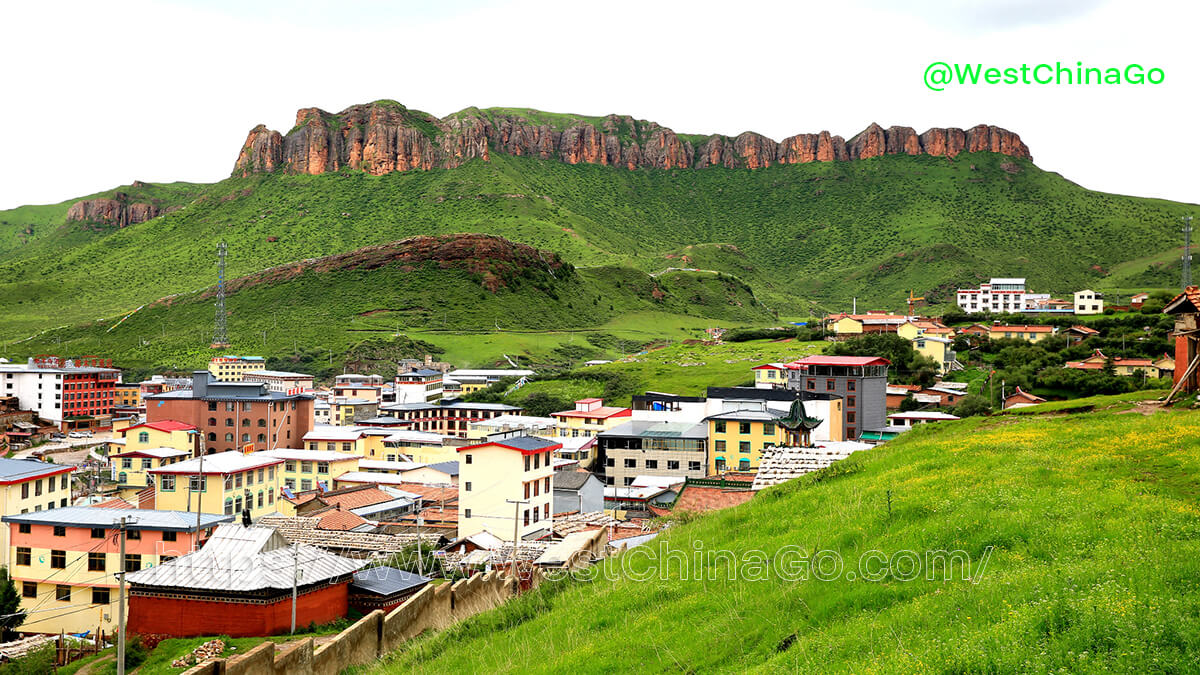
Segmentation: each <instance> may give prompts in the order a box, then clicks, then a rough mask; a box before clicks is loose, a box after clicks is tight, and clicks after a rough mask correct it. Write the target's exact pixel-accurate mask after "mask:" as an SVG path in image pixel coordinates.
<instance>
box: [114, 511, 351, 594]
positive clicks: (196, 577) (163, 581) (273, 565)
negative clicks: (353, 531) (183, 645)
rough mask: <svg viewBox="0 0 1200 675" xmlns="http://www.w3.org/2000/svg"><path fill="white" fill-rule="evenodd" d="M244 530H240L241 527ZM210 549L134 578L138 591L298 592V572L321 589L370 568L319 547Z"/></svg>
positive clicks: (305, 582) (302, 580)
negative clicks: (295, 579)
mask: <svg viewBox="0 0 1200 675" xmlns="http://www.w3.org/2000/svg"><path fill="white" fill-rule="evenodd" d="M238 527H240V526H238ZM207 549H208V546H205V547H204V548H203V549H201V550H199V551H197V552H196V553H189V554H188V555H185V556H181V557H179V558H176V559H174V560H171V561H168V562H165V563H163V564H161V565H157V566H155V567H150V568H147V569H144V570H141V571H138V572H133V573H131V574H129V575H128V579H129V582H130V583H131V584H133V586H134V588H136V587H138V586H155V587H159V588H162V587H166V588H188V589H195V590H206V591H226V592H251V591H259V590H263V589H276V590H285V589H290V588H291V587H292V574H293V570H296V569H299V570H300V575H301V576H300V580H299V582H300V585H301V586H307V585H310V584H315V583H321V582H324V581H329V580H331V579H336V578H338V577H345V576H348V575H351V574H353V573H354V572H355V571H356V570H359V569H361V568H362V567H363V566H364V565H366V564H367V561H366V560H353V559H350V558H343V557H341V556H339V555H335V554H333V553H330V552H328V551H325V550H323V549H320V548H317V547H316V546H309V545H307V544H300V545H298V546H296V548H295V549H291V548H278V549H274V550H271V551H266V552H264V553H250V554H244V555H236V554H235V555H228V554H223V553H221V552H219V551H218V552H209V551H208V550H207Z"/></svg>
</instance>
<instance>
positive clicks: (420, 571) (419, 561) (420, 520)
mask: <svg viewBox="0 0 1200 675" xmlns="http://www.w3.org/2000/svg"><path fill="white" fill-rule="evenodd" d="M424 524H425V519H424V518H422V517H421V513H420V512H419V511H418V512H417V574H418V575H420V576H425V563H424V561H423V560H422V559H421V526H422V525H424Z"/></svg>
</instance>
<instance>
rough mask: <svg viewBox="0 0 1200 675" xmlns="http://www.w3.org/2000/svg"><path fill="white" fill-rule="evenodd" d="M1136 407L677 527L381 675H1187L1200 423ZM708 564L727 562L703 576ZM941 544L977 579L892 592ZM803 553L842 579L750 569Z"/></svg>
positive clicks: (883, 461) (1197, 658) (978, 441)
mask: <svg viewBox="0 0 1200 675" xmlns="http://www.w3.org/2000/svg"><path fill="white" fill-rule="evenodd" d="M1100 407H1103V406H1100ZM1125 408H1126V406H1124V405H1122V406H1118V407H1117V408H1114V409H1110V410H1104V411H1100V412H1094V413H1089V414H1084V415H1057V416H1022V417H1009V416H1004V417H1001V418H971V419H968V420H964V421H962V422H955V423H945V424H938V425H929V426H927V427H924V428H922V429H919V430H916V431H913V432H910V433H908V434H905V435H904V436H902V437H901V438H900V439H899V440H896V441H894V442H891V443H888V444H886V445H883V446H879V447H877V448H874V449H872V450H870V451H867V452H864V453H859V454H856V455H855V456H854V457H852V458H851V459H850V460H848V461H846V462H844V463H843V464H842V465H840V466H841V468H840V469H838V470H832V471H825V472H822V473H819V474H815V475H812V476H809V477H806V478H802V479H799V480H795V481H792V482H790V483H787V484H784V485H782V486H778V487H775V488H772V489H769V490H767V491H764V492H763V493H761V494H759V495H758V496H757V497H756V498H755V499H753V500H752V501H750V502H749V503H747V504H745V505H743V506H739V507H735V508H732V509H729V510H726V511H721V512H718V513H714V514H709V515H707V516H703V517H699V518H697V519H695V520H694V521H692V522H690V523H687V524H684V525H680V526H677V527H675V528H672V529H670V530H669V531H668V532H667V533H666V534H664V535H662V536H660V537H659V539H658V540H657V542H654V543H652V544H650V545H649V547H648V548H647V549H646V553H645V554H642V553H639V554H636V555H628V554H627V556H626V564H627V570H628V572H627V573H626V574H624V575H619V574H611V576H612V577H615V579H614V580H604V577H601V578H598V579H596V580H593V581H574V582H567V583H562V584H555V585H551V586H545V587H542V588H541V589H539V590H538V591H536V592H534V593H532V594H529V595H527V596H525V597H522V598H520V599H518V600H515V601H513V602H511V603H509V604H508V605H506V606H505V607H503V608H500V609H499V610H496V611H493V612H490V613H487V614H483V615H480V616H478V617H475V618H473V619H470V620H468V621H466V622H464V623H462V624H459V625H457V626H455V627H453V628H451V629H449V630H447V631H444V632H442V633H439V634H436V635H433V636H430V637H426V638H422V639H419V640H417V641H414V642H412V643H409V644H408V645H407V647H406V648H405V649H404V650H403V651H402V652H400V653H398V654H397V655H395V656H393V657H390V658H388V659H387V660H385V661H384V662H383V663H382V664H379V665H378V666H375V667H373V668H372V669H371V670H370V672H373V673H401V672H431V673H445V672H468V671H469V672H508V673H516V672H617V671H631V670H637V671H650V670H653V671H663V670H670V671H675V670H679V671H683V672H710V671H738V672H745V671H754V672H781V671H786V672H834V673H849V672H854V673H900V672H940V673H985V672H1049V671H1055V672H1058V671H1062V672H1096V673H1101V672H1133V673H1144V672H1160V673H1182V672H1195V671H1196V670H1197V669H1200V590H1198V588H1197V586H1196V583H1195V580H1196V578H1197V575H1200V527H1198V526H1197V523H1200V508H1198V506H1197V500H1198V498H1200V479H1197V475H1198V470H1200V412H1195V411H1166V412H1158V413H1155V414H1153V415H1149V416H1144V415H1140V414H1136V413H1130V414H1122V413H1124V412H1125ZM660 545H661V546H662V547H664V548H660ZM786 547H796V548H794V549H788V548H786ZM696 550H702V551H706V552H714V551H728V552H729V555H728V556H712V557H711V558H709V559H708V562H702V563H701V564H699V565H696V564H695V563H694V561H695V557H694V556H695V551H696ZM938 550H947V551H962V552H963V553H964V554H965V555H966V556H968V557H969V560H970V562H971V563H972V567H971V575H973V579H974V582H973V581H970V580H963V579H962V574H961V569H960V570H958V571H957V572H956V573H955V574H953V575H952V576H953V577H954V580H944V568H937V567H935V568H934V570H935V572H936V573H935V574H934V577H935V580H932V581H930V580H927V579H926V575H927V574H928V571H929V568H928V567H926V568H919V569H918V573H917V577H918V578H917V579H914V580H908V581H905V580H902V579H906V578H908V575H909V571H908V570H909V569H911V568H910V567H909V566H908V565H907V563H906V561H911V559H909V558H907V557H906V555H907V554H903V555H900V556H896V554H897V553H900V552H903V551H912V552H914V553H915V554H917V555H918V560H927V559H926V558H925V557H924V556H925V554H926V552H929V551H938ZM797 551H804V552H809V553H810V555H813V554H815V552H816V551H833V552H836V553H837V554H838V555H839V556H840V558H841V560H842V561H843V565H842V567H841V572H840V573H838V572H836V570H837V566H836V565H835V564H834V563H835V562H836V561H835V559H833V558H831V557H830V556H829V555H828V554H822V556H821V557H820V558H819V559H820V560H822V561H824V562H823V563H822V568H823V569H824V570H825V571H826V576H825V578H826V579H827V580H818V578H816V573H815V572H814V573H813V574H810V575H809V577H808V579H807V580H784V579H782V578H781V575H780V574H778V573H776V572H765V573H764V572H763V571H762V569H761V568H757V569H756V568H754V567H752V566H751V565H750V564H749V563H750V562H751V561H753V560H755V559H758V560H762V561H764V562H765V563H766V564H767V565H768V566H773V565H775V566H783V565H790V564H792V563H795V562H796V561H797V560H798V558H797V557H796V553H797ZM868 551H880V552H882V554H883V555H884V556H885V558H884V559H890V560H894V561H896V564H895V566H890V565H888V566H885V565H884V564H882V563H880V562H879V560H880V559H879V558H866V557H864V553H866V552H868ZM666 552H670V554H669V555H670V557H669V558H667V557H665V556H667V555H668V553H666ZM755 552H759V553H758V554H757V555H760V556H761V557H760V558H755V557H754V556H755V555H756V553H755ZM989 552H990V553H989ZM814 559H817V558H816V556H815V555H814ZM985 559H986V565H983V564H982V563H983V561H984V560H985ZM731 560H734V561H736V563H737V564H736V566H735V567H736V570H737V571H738V580H736V581H730V580H728V573H729V570H730V568H731V567H733V566H734V565H731V562H730V561H731ZM860 560H867V561H868V562H867V565H866V571H867V572H868V573H869V574H870V575H872V576H871V578H872V579H875V578H876V576H875V575H877V574H881V575H882V577H883V578H882V579H881V580H871V581H867V580H863V579H862V578H861V577H860V576H858V575H859V574H860V570H859V568H858V565H859V561H860ZM620 562H621V561H620V560H610V561H608V562H607V563H605V566H604V569H606V570H608V571H609V572H610V573H612V572H613V568H615V567H616V566H618V565H619V564H620ZM660 563H661V565H660ZM685 564H687V565H690V570H688V571H687V573H686V574H684V570H683V567H684V565H685ZM661 569H665V570H666V571H667V573H666V574H665V575H663V574H662V573H661V572H658V571H653V572H652V573H651V574H650V575H649V578H647V579H646V580H642V581H635V580H634V579H633V578H631V573H632V574H641V573H645V572H647V571H651V570H661ZM777 569H778V568H777ZM889 570H890V575H889ZM850 572H853V573H854V574H855V578H854V580H850V578H849V574H848V573H850ZM759 577H765V578H759ZM756 579H757V580H756Z"/></svg>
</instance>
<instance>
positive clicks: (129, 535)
mask: <svg viewBox="0 0 1200 675" xmlns="http://www.w3.org/2000/svg"><path fill="white" fill-rule="evenodd" d="M125 538H126V539H129V540H131V541H141V539H142V531H141V530H129V531H127V532H126V533H125Z"/></svg>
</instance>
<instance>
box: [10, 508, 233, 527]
mask: <svg viewBox="0 0 1200 675" xmlns="http://www.w3.org/2000/svg"><path fill="white" fill-rule="evenodd" d="M123 516H127V517H129V518H130V520H129V522H127V523H126V525H125V527H126V529H129V530H161V531H164V532H195V531H196V514H194V513H188V512H187V511H157V510H152V509H134V508H128V509H113V508H96V507H92V506H64V507H61V508H57V509H50V510H48V511H35V512H33V513H22V514H20V515H12V516H4V517H3V518H2V519H0V520H2V521H3V522H5V523H29V524H31V525H62V526H64V527H89V528H99V527H103V528H112V529H115V527H116V523H117V521H119V520H120V519H121V518H122V517H123ZM232 520H233V516H218V515H214V514H211V513H203V514H200V529H204V528H207V527H213V526H214V525H219V524H221V523H228V522H230V521H232Z"/></svg>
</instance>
